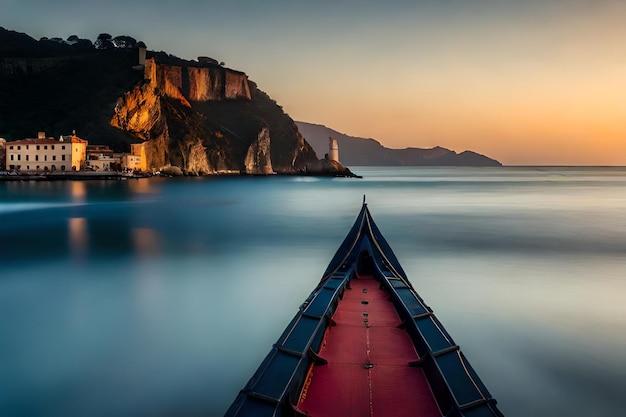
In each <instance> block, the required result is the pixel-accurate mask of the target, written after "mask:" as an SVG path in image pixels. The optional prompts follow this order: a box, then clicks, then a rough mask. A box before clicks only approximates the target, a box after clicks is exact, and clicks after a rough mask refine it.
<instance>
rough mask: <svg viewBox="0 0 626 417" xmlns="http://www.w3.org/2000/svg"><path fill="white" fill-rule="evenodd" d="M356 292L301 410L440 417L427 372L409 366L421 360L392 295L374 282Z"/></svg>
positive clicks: (363, 282) (322, 416)
mask: <svg viewBox="0 0 626 417" xmlns="http://www.w3.org/2000/svg"><path fill="white" fill-rule="evenodd" d="M351 286H352V289H346V291H345V293H344V298H343V300H341V301H340V302H339V306H338V308H337V311H336V312H335V315H334V316H333V319H334V320H335V322H336V323H337V325H336V326H331V327H329V328H328V330H327V331H326V334H325V336H324V339H325V340H324V343H323V344H322V349H321V350H320V356H321V357H323V358H324V359H326V360H328V364H326V365H319V366H315V367H314V368H313V370H312V372H311V373H310V374H309V376H308V380H307V382H306V384H305V387H304V390H303V393H302V396H301V399H300V403H299V405H298V408H299V409H300V410H301V411H304V412H306V413H307V414H308V415H309V416H311V417H335V416H337V417H351V416H354V417H365V416H375V417H385V416H393V417H401V416H412V417H421V416H428V417H432V416H441V415H442V414H441V412H440V411H439V408H438V407H437V404H436V402H435V399H434V398H433V395H432V392H431V389H430V386H429V385H428V382H427V381H426V378H425V376H424V374H423V372H422V370H421V369H419V368H415V367H410V366H408V363H409V362H412V361H416V360H418V356H417V353H416V352H415V348H414V347H413V344H412V342H411V339H410V338H409V335H408V334H407V333H406V332H405V331H404V330H402V329H398V328H397V326H398V324H400V318H399V316H398V313H397V312H396V310H395V308H394V306H393V304H392V302H391V301H390V300H389V299H388V298H389V297H388V294H387V293H385V291H383V290H382V289H380V287H379V282H378V281H376V280H374V279H372V278H371V277H360V278H359V279H353V280H352V281H351ZM365 302H366V303H365ZM370 364H371V365H373V366H370Z"/></svg>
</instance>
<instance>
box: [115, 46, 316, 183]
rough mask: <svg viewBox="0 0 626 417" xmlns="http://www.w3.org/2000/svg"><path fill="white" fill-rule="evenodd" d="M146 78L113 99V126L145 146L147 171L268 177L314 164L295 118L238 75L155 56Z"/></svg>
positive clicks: (211, 66) (313, 156)
mask: <svg viewBox="0 0 626 417" xmlns="http://www.w3.org/2000/svg"><path fill="white" fill-rule="evenodd" d="M144 77H145V79H144V81H143V82H142V83H140V84H139V85H137V86H135V87H134V88H133V89H132V90H131V91H128V92H126V93H125V94H124V95H123V96H122V97H120V99H119V100H118V101H117V103H116V105H115V109H114V115H113V117H112V119H111V122H110V123H111V125H112V126H114V127H116V128H118V129H121V130H123V131H125V132H128V133H130V134H131V135H133V136H135V137H136V138H138V139H141V140H144V141H147V143H146V154H147V159H148V161H147V162H148V166H149V167H150V168H154V169H160V168H163V167H165V166H168V165H175V166H179V167H180V168H182V169H183V171H185V172H187V173H188V174H212V173H220V172H245V173H249V174H268V173H272V172H273V171H274V170H275V171H277V172H282V173H289V172H297V171H304V170H305V167H306V165H307V163H310V162H313V161H317V157H316V155H315V152H314V151H313V149H312V148H311V147H310V146H309V145H308V143H306V141H305V140H304V138H302V136H301V135H299V133H298V129H297V127H296V126H295V124H294V122H293V120H291V119H290V118H289V116H287V115H286V114H285V113H283V111H282V109H281V108H280V106H278V105H277V104H276V103H275V102H274V101H273V100H271V99H270V98H269V97H268V96H267V95H266V94H264V93H262V92H261V91H260V90H258V89H257V87H256V85H255V84H254V83H251V82H249V81H248V77H247V76H246V74H244V73H242V72H239V71H234V70H231V69H228V68H223V67H221V66H219V65H215V64H204V65H202V64H198V63H185V62H182V63H181V62H178V63H175V64H170V63H159V62H158V59H156V58H154V57H153V58H151V59H148V60H147V61H146V66H145V71H144ZM272 161H274V164H272Z"/></svg>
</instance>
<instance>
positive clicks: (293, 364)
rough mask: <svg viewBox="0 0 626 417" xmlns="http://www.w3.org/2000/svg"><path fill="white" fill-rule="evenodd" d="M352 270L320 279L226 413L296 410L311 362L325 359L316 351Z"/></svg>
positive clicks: (278, 413)
mask: <svg viewBox="0 0 626 417" xmlns="http://www.w3.org/2000/svg"><path fill="white" fill-rule="evenodd" d="M352 271H353V268H345V269H343V270H339V271H336V272H335V273H334V274H333V275H331V276H329V277H328V278H327V279H325V280H323V281H322V282H320V284H319V285H318V287H317V288H316V289H315V290H314V291H313V292H312V293H311V295H310V296H309V297H308V298H307V300H306V301H305V302H304V303H303V304H302V306H300V309H299V311H298V313H297V314H296V316H295V317H294V318H293V320H292V321H291V323H289V325H288V326H287V329H285V331H284V332H283V334H282V335H281V336H280V338H279V339H278V341H277V342H276V344H274V346H273V347H272V350H271V351H270V353H269V354H268V355H267V356H266V357H265V359H264V360H263V362H262V363H261V366H259V369H258V370H257V371H256V373H255V374H254V375H253V376H252V378H251V379H250V381H249V382H248V384H247V385H246V386H245V388H244V389H243V390H242V391H241V392H240V393H239V395H238V396H237V398H236V399H235V401H234V402H233V404H232V405H231V407H230V408H229V409H228V411H227V412H226V416H260V417H263V416H288V415H294V414H295V411H294V405H295V404H297V402H298V399H299V396H300V391H301V389H302V386H303V385H304V382H305V378H306V375H307V372H308V370H309V367H310V365H311V364H312V363H313V362H324V360H323V359H321V358H319V357H318V356H317V353H318V352H319V349H320V347H321V343H322V339H323V337H324V333H325V331H326V328H327V327H328V326H329V325H330V324H331V323H332V319H331V317H332V315H333V314H334V312H335V309H336V308H337V303H338V301H339V298H340V297H341V296H342V295H343V291H344V290H345V287H346V285H347V283H348V281H349V278H350V275H351V273H352Z"/></svg>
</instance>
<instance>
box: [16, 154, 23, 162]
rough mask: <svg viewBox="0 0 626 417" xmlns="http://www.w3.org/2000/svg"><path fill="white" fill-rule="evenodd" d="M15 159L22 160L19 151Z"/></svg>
mask: <svg viewBox="0 0 626 417" xmlns="http://www.w3.org/2000/svg"><path fill="white" fill-rule="evenodd" d="M17 160H18V161H21V160H22V155H20V154H19V153H18V154H17Z"/></svg>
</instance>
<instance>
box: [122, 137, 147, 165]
mask: <svg viewBox="0 0 626 417" xmlns="http://www.w3.org/2000/svg"><path fill="white" fill-rule="evenodd" d="M122 168H124V169H126V170H129V171H142V172H145V171H146V170H147V169H148V164H147V160H146V146H145V143H143V142H142V143H133V144H131V145H130V154H124V159H123V160H122Z"/></svg>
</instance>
